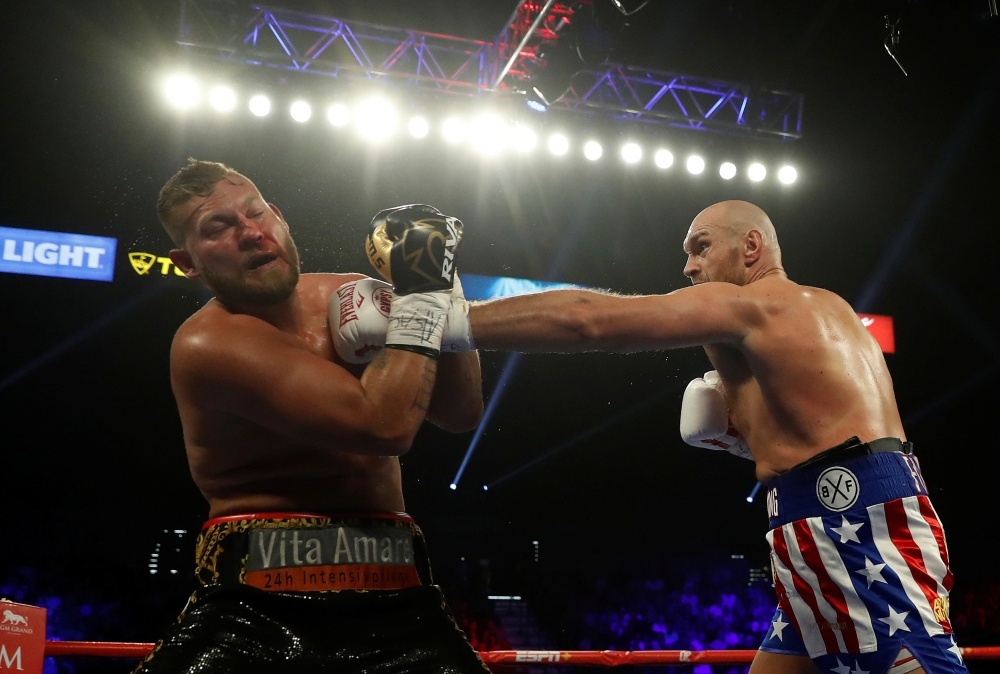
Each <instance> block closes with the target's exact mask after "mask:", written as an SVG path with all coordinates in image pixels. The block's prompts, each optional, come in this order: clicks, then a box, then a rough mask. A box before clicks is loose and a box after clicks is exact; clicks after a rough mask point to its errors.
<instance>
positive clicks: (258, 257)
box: [170, 176, 299, 305]
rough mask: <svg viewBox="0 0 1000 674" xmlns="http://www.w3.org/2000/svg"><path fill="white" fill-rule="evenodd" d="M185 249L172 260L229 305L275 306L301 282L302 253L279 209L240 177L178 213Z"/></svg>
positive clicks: (184, 205)
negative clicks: (300, 256) (300, 259)
mask: <svg viewBox="0 0 1000 674" xmlns="http://www.w3.org/2000/svg"><path fill="white" fill-rule="evenodd" d="M174 217H175V218H177V219H178V221H179V222H182V223H183V227H184V231H185V233H186V236H185V244H184V248H183V249H180V250H174V251H171V253H170V257H171V259H172V260H173V261H174V263H175V264H176V265H177V266H178V267H179V268H180V269H182V270H183V271H184V272H185V273H186V275H187V276H188V277H189V278H200V279H202V281H203V282H204V283H205V285H206V286H207V287H208V288H209V289H210V290H212V291H213V292H215V294H216V296H217V297H218V298H219V300H221V301H222V302H223V303H224V304H225V303H232V304H243V305H266V304H276V303H279V302H281V301H283V300H285V299H287V298H288V297H289V296H291V294H292V292H293V291H294V290H295V286H296V285H297V284H298V281H299V253H298V250H297V249H296V248H295V242H293V241H292V237H291V235H290V234H289V232H288V225H287V223H286V222H285V221H284V219H283V218H282V217H281V212H280V211H279V210H278V209H277V207H276V206H273V205H271V204H268V203H266V202H265V201H264V199H263V197H262V196H261V195H260V192H258V191H257V188H256V187H254V185H253V184H251V183H249V182H246V181H244V180H242V179H241V178H238V177H236V176H230V177H228V178H225V179H223V180H221V181H219V182H218V184H216V186H215V189H214V190H213V191H212V193H211V194H209V195H208V196H206V197H197V196H196V197H193V198H192V199H191V200H189V201H188V202H186V203H184V204H183V205H181V206H180V207H178V208H177V209H176V212H175V213H174Z"/></svg>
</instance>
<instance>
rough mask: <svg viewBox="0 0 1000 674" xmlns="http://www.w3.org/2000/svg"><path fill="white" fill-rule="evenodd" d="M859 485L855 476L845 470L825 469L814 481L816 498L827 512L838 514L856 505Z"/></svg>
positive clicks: (838, 468)
mask: <svg viewBox="0 0 1000 674" xmlns="http://www.w3.org/2000/svg"><path fill="white" fill-rule="evenodd" d="M860 494H861V485H859V484H858V478H857V476H856V475H855V474H854V473H852V472H851V471H849V470H847V469H846V468H841V467H840V466H834V467H833V468H827V469H826V470H824V471H823V472H822V473H820V475H819V479H818V480H816V498H818V499H819V502H820V503H822V504H823V506H824V507H825V508H827V509H828V510H832V511H833V512H835V513H839V512H840V511H842V510H847V509H848V508H850V507H851V506H852V505H854V504H855V503H857V501H858V496H859V495H860Z"/></svg>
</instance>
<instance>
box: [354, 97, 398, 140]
mask: <svg viewBox="0 0 1000 674" xmlns="http://www.w3.org/2000/svg"><path fill="white" fill-rule="evenodd" d="M355 118H356V119H357V122H358V130H359V131H360V132H361V135H362V136H364V137H365V138H368V139H369V140H383V139H385V138H388V137H389V136H391V135H392V134H393V133H395V131H396V126H397V125H398V124H399V119H398V118H397V116H396V111H395V109H393V107H392V106H391V105H390V104H389V103H388V102H387V101H384V100H382V99H378V98H373V99H370V100H367V101H363V102H362V103H361V104H359V105H358V109H357V114H356V115H355Z"/></svg>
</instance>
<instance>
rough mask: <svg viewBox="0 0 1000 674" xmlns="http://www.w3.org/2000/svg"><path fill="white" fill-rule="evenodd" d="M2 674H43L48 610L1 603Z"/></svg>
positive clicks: (0, 656) (0, 670)
mask: <svg viewBox="0 0 1000 674" xmlns="http://www.w3.org/2000/svg"><path fill="white" fill-rule="evenodd" d="M0 616H2V617H0V672H2V673H4V674H6V672H22V673H23V674H42V665H43V664H44V663H45V609H43V608H38V607H37V606H28V605H27V604H16V603H14V602H12V601H6V600H0Z"/></svg>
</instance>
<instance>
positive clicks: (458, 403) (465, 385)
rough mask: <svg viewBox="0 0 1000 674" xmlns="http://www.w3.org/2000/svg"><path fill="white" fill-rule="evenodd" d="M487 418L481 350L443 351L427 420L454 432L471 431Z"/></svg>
mask: <svg viewBox="0 0 1000 674" xmlns="http://www.w3.org/2000/svg"><path fill="white" fill-rule="evenodd" d="M482 418H483V378H482V373H481V372H480V369H479V353H478V352H476V351H470V352H469V353H442V354H441V360H440V361H438V370H437V381H436V383H435V384H434V394H433V395H432V396H431V406H430V409H429V410H427V421H430V422H431V423H433V424H435V425H437V426H440V427H441V428H443V429H444V430H446V431H449V432H451V433H462V432H465V431H471V430H472V429H474V428H475V427H476V426H478V425H479V422H480V421H481V420H482Z"/></svg>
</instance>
